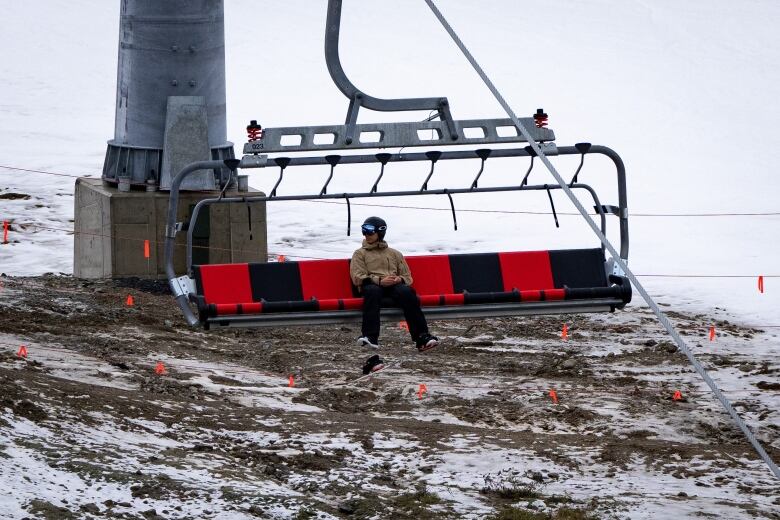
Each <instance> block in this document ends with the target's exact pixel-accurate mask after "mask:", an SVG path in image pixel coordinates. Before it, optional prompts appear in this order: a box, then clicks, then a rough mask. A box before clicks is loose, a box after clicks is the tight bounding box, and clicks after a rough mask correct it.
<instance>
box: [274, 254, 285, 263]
mask: <svg viewBox="0 0 780 520" xmlns="http://www.w3.org/2000/svg"><path fill="white" fill-rule="evenodd" d="M276 261H277V262H286V261H287V257H286V256H284V255H277V257H276Z"/></svg>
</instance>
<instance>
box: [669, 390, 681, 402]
mask: <svg viewBox="0 0 780 520" xmlns="http://www.w3.org/2000/svg"><path fill="white" fill-rule="evenodd" d="M682 398H683V396H682V392H680V391H679V390H675V391H674V395H673V396H672V401H682Z"/></svg>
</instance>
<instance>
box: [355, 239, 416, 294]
mask: <svg viewBox="0 0 780 520" xmlns="http://www.w3.org/2000/svg"><path fill="white" fill-rule="evenodd" d="M349 274H350V276H351V277H352V283H354V284H355V285H356V286H358V287H362V285H363V280H364V279H365V278H371V281H372V282H374V283H375V284H377V285H379V280H380V278H383V277H385V276H400V277H401V278H403V279H404V282H405V283H406V285H412V281H413V280H412V273H411V271H409V265H408V264H407V263H406V260H404V255H402V254H401V253H400V252H399V251H396V250H395V249H393V248H392V247H388V246H387V242H385V241H384V240H380V241H378V242H374V243H373V244H369V243H368V242H366V241H365V240H363V246H362V247H361V248H360V249H358V250H357V251H355V252H354V253H353V254H352V262H351V263H350V265H349Z"/></svg>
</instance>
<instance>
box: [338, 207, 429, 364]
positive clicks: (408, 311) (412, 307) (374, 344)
mask: <svg viewBox="0 0 780 520" xmlns="http://www.w3.org/2000/svg"><path fill="white" fill-rule="evenodd" d="M361 231H362V232H363V237H364V239H363V245H362V246H361V247H360V249H358V250H357V251H355V252H354V253H353V255H352V262H351V263H350V276H351V277H352V282H353V283H354V284H355V285H356V286H357V287H358V288H359V290H360V292H361V293H362V295H363V326H362V330H361V332H362V335H361V336H360V337H359V338H358V345H361V346H364V347H367V348H371V349H378V348H379V309H380V306H381V302H382V298H384V297H389V298H392V299H393V301H394V302H395V303H396V304H397V305H398V306H399V307H401V309H402V310H403V313H404V318H405V319H406V323H407V324H408V326H409V334H410V335H411V336H412V341H414V342H415V345H416V346H417V350H418V351H420V352H423V351H426V350H430V349H432V348H434V347H435V346H437V345H438V344H439V338H437V337H436V336H432V335H431V334H430V333H429V332H428V323H427V322H426V321H425V315H424V314H423V312H422V309H421V308H420V301H419V300H418V299H417V293H416V292H415V291H414V289H413V288H412V287H411V285H412V282H413V280H412V274H411V271H410V270H409V265H408V264H407V263H406V260H405V259H404V257H403V255H402V254H401V253H400V252H399V251H397V250H395V249H393V248H391V247H388V245H387V242H385V233H386V232H387V223H386V222H385V221H384V220H382V219H381V218H379V217H368V218H367V219H366V220H365V222H363V225H362V226H361ZM382 368H384V364H383V362H382V360H381V359H380V358H379V356H378V355H376V354H375V355H373V356H371V357H370V358H368V360H367V361H366V363H365V365H364V366H363V373H364V374H369V373H371V372H376V371H377V370H381V369H382Z"/></svg>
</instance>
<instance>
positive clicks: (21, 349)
mask: <svg viewBox="0 0 780 520" xmlns="http://www.w3.org/2000/svg"><path fill="white" fill-rule="evenodd" d="M16 355H17V356H19V357H20V358H24V359H27V347H25V346H24V345H22V346H21V347H19V352H17V353H16Z"/></svg>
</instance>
